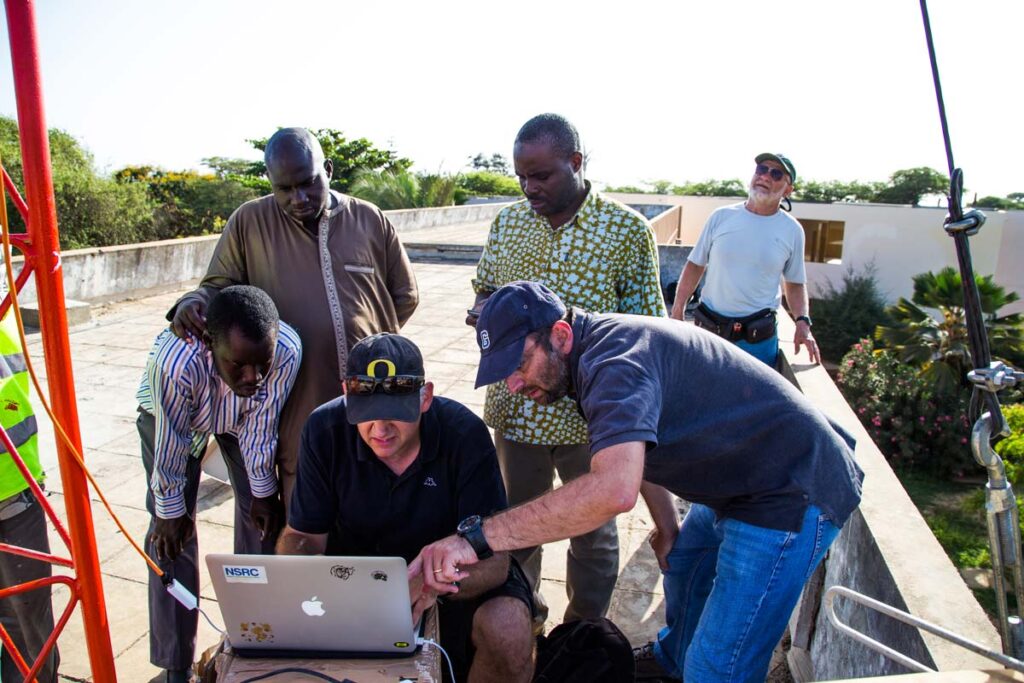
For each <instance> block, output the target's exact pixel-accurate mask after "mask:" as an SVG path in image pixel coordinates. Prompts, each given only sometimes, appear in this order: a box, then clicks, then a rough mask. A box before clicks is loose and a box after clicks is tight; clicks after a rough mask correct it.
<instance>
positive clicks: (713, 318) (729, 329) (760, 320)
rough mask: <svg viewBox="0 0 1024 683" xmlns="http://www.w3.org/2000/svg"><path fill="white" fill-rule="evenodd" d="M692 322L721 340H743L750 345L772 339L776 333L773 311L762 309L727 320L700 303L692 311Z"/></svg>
mask: <svg viewBox="0 0 1024 683" xmlns="http://www.w3.org/2000/svg"><path fill="white" fill-rule="evenodd" d="M693 322H694V323H696V324H697V327H700V328H703V329H705V330H708V331H709V332H713V333H714V334H717V335H718V336H719V337H722V338H723V339H728V340H729V341H739V340H740V339H744V340H746V341H748V342H750V343H751V344H756V343H757V342H760V341H764V340H765V339H769V338H771V337H774V336H775V332H776V329H775V328H776V326H775V311H773V310H772V309H770V308H762V309H761V310H760V311H757V312H756V313H751V314H750V315H748V316H746V317H743V318H727V317H725V316H724V315H718V314H717V313H715V312H714V311H712V310H711V309H710V308H708V307H707V306H705V305H704V304H703V303H701V304H700V305H698V306H697V308H696V309H694V311H693Z"/></svg>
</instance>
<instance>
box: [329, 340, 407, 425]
mask: <svg viewBox="0 0 1024 683" xmlns="http://www.w3.org/2000/svg"><path fill="white" fill-rule="evenodd" d="M399 375H405V376H414V377H419V378H422V377H423V355H422V354H421V353H420V350H419V348H417V346H416V345H415V344H413V343H412V341H411V340H410V339H407V338H406V337H403V336H401V335H398V334H389V333H387V332H384V333H381V334H375V335H373V336H371V337H366V338H365V339H361V340H359V342H358V343H356V345H355V346H353V347H352V350H351V351H349V352H348V363H347V365H346V368H345V378H346V379H348V378H351V377H373V378H376V379H384V378H386V377H396V376H399ZM345 404H346V411H345V412H346V416H347V418H348V421H349V424H358V423H360V422H370V421H371V420H399V421H401V422H415V421H416V420H418V419H419V417H420V392H419V391H413V392H411V393H408V394H403V395H400V396H399V395H388V394H385V393H384V392H383V391H381V390H379V388H378V390H376V391H374V392H373V393H371V394H369V395H366V394H355V393H353V392H351V391H350V392H348V393H347V394H346V395H345Z"/></svg>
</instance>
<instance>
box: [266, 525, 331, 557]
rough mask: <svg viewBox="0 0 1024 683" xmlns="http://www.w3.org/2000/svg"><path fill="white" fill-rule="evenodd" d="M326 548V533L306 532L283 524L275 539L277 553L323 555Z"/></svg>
mask: <svg viewBox="0 0 1024 683" xmlns="http://www.w3.org/2000/svg"><path fill="white" fill-rule="evenodd" d="M325 550H327V534H307V533H303V532H301V531H296V530H295V529H293V528H291V527H290V526H285V528H284V530H283V531H282V532H281V536H280V537H279V538H278V539H277V547H276V548H275V552H276V553H277V554H278V555H323V554H324V551H325Z"/></svg>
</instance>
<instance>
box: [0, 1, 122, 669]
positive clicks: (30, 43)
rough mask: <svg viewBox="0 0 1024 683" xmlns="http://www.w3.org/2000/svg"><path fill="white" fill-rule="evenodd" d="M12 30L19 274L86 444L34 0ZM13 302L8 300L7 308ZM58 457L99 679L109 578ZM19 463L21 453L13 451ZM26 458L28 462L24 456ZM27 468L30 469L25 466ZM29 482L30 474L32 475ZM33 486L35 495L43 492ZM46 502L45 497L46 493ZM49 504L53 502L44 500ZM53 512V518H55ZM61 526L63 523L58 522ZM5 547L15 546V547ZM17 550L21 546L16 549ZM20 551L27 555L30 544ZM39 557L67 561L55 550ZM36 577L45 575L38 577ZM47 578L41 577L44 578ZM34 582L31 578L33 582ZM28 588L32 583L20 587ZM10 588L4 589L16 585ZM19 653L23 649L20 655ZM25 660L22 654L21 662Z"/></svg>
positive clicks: (76, 435)
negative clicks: (21, 183) (34, 300)
mask: <svg viewBox="0 0 1024 683" xmlns="http://www.w3.org/2000/svg"><path fill="white" fill-rule="evenodd" d="M4 5H5V9H6V13H7V30H8V34H9V38H10V44H11V62H12V66H13V72H14V90H15V95H16V98H17V112H18V131H19V137H20V141H21V156H22V165H23V168H24V176H25V201H24V202H19V201H18V199H15V204H16V205H17V206H18V208H19V210H20V211H22V213H23V215H25V223H26V225H27V226H28V236H29V242H30V245H25V244H24V241H22V243H21V244H20V245H19V246H20V247H26V246H27V248H28V251H27V252H26V253H25V268H24V269H23V271H22V273H21V274H20V275H19V277H18V284H19V286H20V285H22V284H24V282H25V281H26V280H27V279H28V273H29V271H30V270H34V271H35V275H36V293H37V296H38V298H39V322H40V330H41V332H42V341H43V350H44V355H45V358H46V370H47V377H49V393H50V401H51V404H52V406H53V412H54V417H55V418H56V420H57V421H58V422H59V423H60V424H61V425H63V426H64V431H65V432H66V433H67V435H68V437H69V439H70V441H71V443H72V444H73V445H74V447H75V448H76V449H78V452H81V448H82V438H81V432H80V430H79V424H78V408H77V405H76V402H75V384H74V375H73V373H72V368H71V347H70V343H69V341H68V323H67V316H66V314H65V304H64V282H63V279H62V275H63V270H62V268H61V260H60V243H59V240H58V232H57V210H56V204H55V202H54V196H53V177H52V171H51V168H50V144H49V139H48V138H47V131H46V117H45V115H44V108H43V89H42V78H41V70H40V63H39V46H38V39H37V38H38V37H37V33H36V23H35V7H34V2H33V0H5V2H4ZM4 181H5V183H4V184H5V186H7V187H8V189H9V190H11V196H12V197H14V198H17V197H18V195H17V193H16V189H15V188H14V187H13V183H9V179H8V178H7V177H6V174H5V177H4ZM6 305H7V302H6V301H5V302H4V309H6ZM3 440H4V441H6V445H7V447H8V449H9V450H10V452H11V453H12V456H13V454H14V450H13V448H12V446H11V444H10V442H9V441H7V440H6V435H4V436H3ZM57 457H58V462H59V464H60V475H61V481H62V483H63V487H64V505H65V508H66V509H67V516H68V527H69V529H70V534H68V533H67V532H64V533H63V534H62V536H63V537H64V540H65V542H66V543H68V544H69V547H70V550H71V557H72V560H71V561H70V563H71V565H72V566H73V567H74V571H75V579H74V580H73V581H67V580H63V579H61V580H57V581H55V582H62V583H68V585H70V586H71V587H72V600H71V603H70V604H69V610H70V609H71V608H73V605H74V604H75V602H76V598H77V599H80V601H81V604H82V620H83V622H84V624H85V639H86V645H87V647H88V650H89V663H90V665H91V668H92V674H93V679H94V680H95V681H97V682H98V683H108V682H113V681H116V680H117V675H116V672H115V670H114V657H113V652H112V650H111V646H110V631H109V624H108V621H107V610H106V604H105V600H104V596H103V582H102V577H101V574H100V565H99V556H98V554H97V551H96V539H95V535H94V532H93V523H92V509H91V506H90V503H89V490H88V484H87V482H86V478H85V475H84V474H83V472H82V470H81V468H80V467H79V465H78V463H77V462H76V461H75V457H74V455H73V454H72V453H71V451H70V450H69V448H68V446H66V445H65V444H64V443H63V442H62V441H61V440H60V439H58V440H57ZM15 460H16V462H18V463H20V458H16V459H15ZM22 465H23V463H22ZM22 473H23V474H25V475H27V474H28V472H27V470H25V469H22ZM28 479H29V480H30V483H33V482H31V476H29V477H28ZM37 489H38V487H36V488H34V489H33V490H34V492H35V493H36V495H37V497H38V496H39V494H40V492H39V491H38V490H37ZM43 502H44V503H45V499H44V500H43ZM46 507H47V508H48V506H46ZM48 512H50V513H51V515H50V516H51V520H55V517H54V516H53V515H52V511H50V510H48ZM58 530H59V531H63V529H60V528H59V525H58ZM5 549H6V550H11V549H10V548H9V547H8V548H5ZM15 552H17V551H15ZM19 554H22V555H25V554H26V553H24V552H19ZM38 559H45V560H47V561H51V562H55V563H57V564H65V563H67V562H68V561H67V560H64V561H61V560H60V558H57V557H54V556H43V557H40V558H38ZM33 583H36V584H38V583H39V582H33ZM40 585H41V584H40ZM27 586H32V584H27ZM20 588H22V589H25V588H26V587H25V586H23V587H20ZM11 590H12V589H5V591H7V592H10V591H11ZM68 616H69V614H68V610H66V611H65V614H64V615H62V617H61V619H60V620H59V621H58V624H57V627H56V629H55V632H54V635H53V636H51V639H50V640H51V643H52V642H53V641H54V640H55V639H56V636H57V635H58V634H59V632H60V630H61V629H62V628H63V626H64V624H65V623H66V622H67V618H68ZM18 659H20V657H19V658H18ZM22 664H24V662H22Z"/></svg>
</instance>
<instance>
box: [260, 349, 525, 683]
mask: <svg viewBox="0 0 1024 683" xmlns="http://www.w3.org/2000/svg"><path fill="white" fill-rule="evenodd" d="M344 386H345V396H343V397H340V398H338V399H336V400H334V401H331V402H329V403H326V404H324V405H322V406H320V407H319V408H317V409H316V410H315V411H314V412H313V414H312V415H311V416H310V418H309V421H308V422H307V423H306V426H305V428H304V429H303V432H302V441H301V444H300V447H299V465H298V474H297V477H296V483H295V490H294V492H293V494H292V500H291V507H290V509H289V511H288V524H287V525H286V526H285V529H284V531H283V532H282V534H281V538H280V540H279V541H278V546H277V552H278V553H279V554H310V555H313V554H323V553H327V554H331V555H379V556H399V557H404V558H405V559H406V561H411V560H412V559H413V558H414V557H416V555H417V554H418V553H419V552H420V549H421V548H422V547H423V546H425V545H427V544H428V543H430V542H432V541H435V540H437V539H439V538H443V537H444V536H447V535H448V534H449V533H451V532H452V530H454V529H456V528H459V529H461V530H462V533H464V534H465V537H466V538H467V539H469V540H470V542H473V541H474V540H475V539H476V538H478V537H479V522H480V516H482V515H489V514H492V513H493V512H495V511H498V510H502V509H504V508H505V507H506V506H507V503H506V499H505V487H504V485H503V484H502V480H501V472H500V471H499V469H498V460H497V457H496V456H495V453H494V444H493V443H492V442H491V437H490V435H489V434H488V432H487V427H485V426H484V423H483V422H482V421H481V420H480V418H478V417H477V416H475V415H474V414H473V413H472V412H470V411H469V409H467V408H466V407H465V406H463V405H461V404H459V403H456V402H455V401H451V400H449V399H445V398H442V397H439V396H437V397H435V396H434V387H433V384H432V383H431V382H426V381H424V375H423V358H422V356H421V355H420V351H419V349H418V348H417V347H416V345H415V344H413V343H412V342H411V341H409V340H408V339H406V338H405V337H402V336H399V335H394V334H378V335H374V336H372V337H367V338H366V339H363V340H362V341H360V342H359V343H358V344H356V345H355V346H353V347H352V350H351V352H350V353H349V356H348V367H347V371H346V377H345V382H344ZM452 580H453V581H455V580H456V579H454V578H453V579H452ZM457 580H458V583H459V591H458V593H457V594H454V595H451V596H450V597H445V598H444V599H443V600H438V601H437V602H438V605H439V616H440V629H441V644H442V645H443V646H444V648H445V650H446V651H447V652H448V654H449V655H450V656H451V658H452V660H453V664H454V668H455V675H456V679H457V680H459V681H463V680H469V681H472V682H474V683H477V682H482V681H529V680H530V679H531V677H532V674H533V637H532V635H531V626H530V625H531V618H532V613H533V603H532V599H531V595H530V594H531V591H530V586H529V584H528V583H527V581H526V577H525V576H524V575H523V573H522V570H520V568H519V566H518V565H517V564H516V563H515V562H514V561H511V560H510V558H509V556H508V554H507V553H504V552H503V553H494V554H493V555H487V556H486V557H481V561H480V562H479V563H478V564H476V565H475V566H474V567H473V570H472V572H462V573H461V574H460V576H458V577H457ZM410 589H411V590H412V593H413V619H414V620H418V618H419V615H420V614H422V612H423V610H424V609H426V608H427V607H429V606H430V605H432V604H434V602H435V600H436V599H437V595H438V594H437V592H434V591H431V590H429V589H426V588H424V587H423V583H422V581H421V580H414V581H413V582H412V583H411V585H410Z"/></svg>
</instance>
